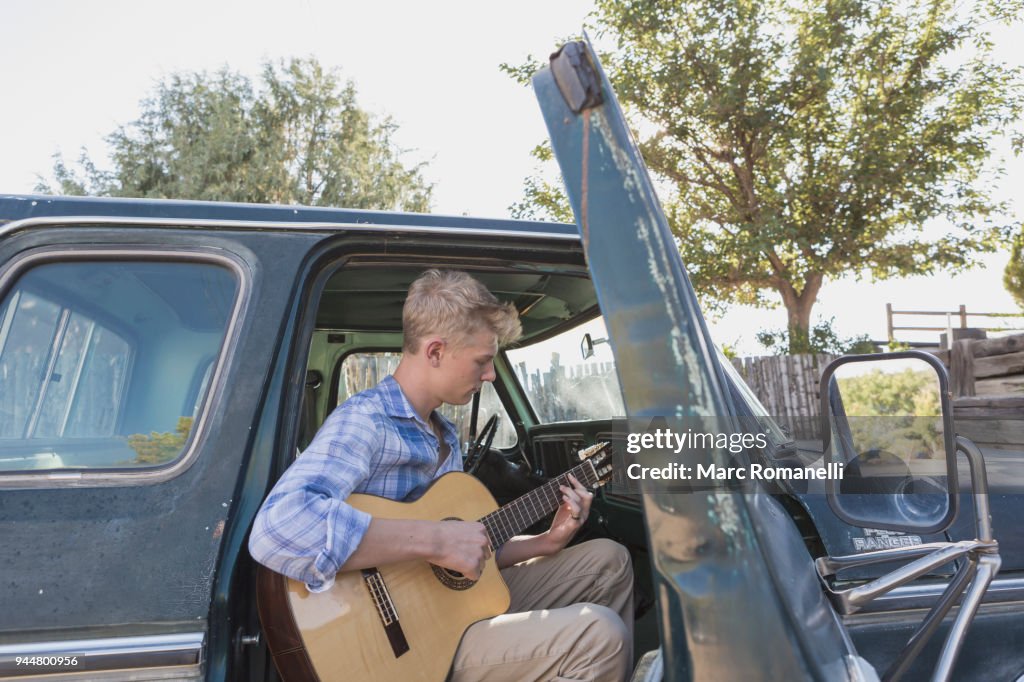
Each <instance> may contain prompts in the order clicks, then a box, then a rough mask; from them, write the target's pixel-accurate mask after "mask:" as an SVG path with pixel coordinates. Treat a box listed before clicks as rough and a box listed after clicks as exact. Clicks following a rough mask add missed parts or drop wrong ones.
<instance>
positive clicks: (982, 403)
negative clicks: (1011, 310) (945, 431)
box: [949, 334, 1024, 450]
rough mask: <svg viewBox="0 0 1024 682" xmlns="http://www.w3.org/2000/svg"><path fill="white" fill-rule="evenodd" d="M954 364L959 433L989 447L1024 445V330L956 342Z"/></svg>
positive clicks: (952, 379)
mask: <svg viewBox="0 0 1024 682" xmlns="http://www.w3.org/2000/svg"><path fill="white" fill-rule="evenodd" d="M949 368H950V384H951V390H952V391H953V396H954V398H953V415H954V417H955V418H956V427H957V432H958V433H960V434H962V435H964V436H967V437H968V438H970V439H971V440H973V441H974V442H975V443H977V444H978V445H979V446H982V447H986V448H996V449H1002V450H1020V449H1022V448H1024V334H1015V335H1014V336H1004V337H1002V338H997V339H970V340H963V341H957V342H956V343H954V344H953V348H952V349H951V351H950V353H949Z"/></svg>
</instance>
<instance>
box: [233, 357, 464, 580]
mask: <svg viewBox="0 0 1024 682" xmlns="http://www.w3.org/2000/svg"><path fill="white" fill-rule="evenodd" d="M434 415H435V416H437V417H438V422H439V423H440V424H442V426H443V430H444V439H445V442H447V443H448V446H449V448H450V449H451V452H450V454H449V455H448V459H446V460H445V462H444V464H442V465H441V466H440V467H438V466H437V460H438V440H437V436H436V435H435V434H434V430H433V429H432V428H431V427H430V426H429V425H428V424H426V423H425V422H424V421H423V420H422V419H420V417H419V415H417V414H416V411H415V410H414V409H413V407H412V405H410V404H409V401H408V400H407V399H406V397H405V394H403V393H402V389H401V387H399V385H398V382H397V381H395V379H394V377H391V376H387V377H385V378H384V380H383V381H381V382H380V383H379V384H377V386H375V387H374V388H371V389H369V390H366V391H363V392H362V393H358V394H356V395H354V396H352V397H351V398H349V399H348V400H346V401H345V402H344V403H343V404H342V405H340V406H339V407H338V408H337V409H336V410H334V412H332V413H331V415H330V416H329V417H328V418H327V421H326V422H324V425H323V426H322V427H321V428H320V430H319V431H318V432H317V434H316V437H314V438H313V442H312V443H310V444H309V447H308V448H306V450H305V452H303V453H302V454H301V455H300V456H299V457H298V459H296V460H295V461H294V462H293V463H292V465H291V466H290V467H288V470H287V471H286V472H285V473H284V475H283V476H282V477H281V480H279V481H278V482H277V485H275V486H274V489H273V490H271V491H270V495H269V496H268V497H267V499H266V500H265V501H264V502H263V506H262V507H261V508H260V511H259V513H258V514H257V515H256V521H255V522H254V524H253V529H252V534H251V535H250V536H249V553H250V554H252V556H253V558H254V559H256V561H258V562H260V563H261V564H263V565H264V566H266V567H268V568H270V569H273V570H275V571H277V572H278V573H283V574H284V575H286V576H288V577H290V578H293V579H295V580H301V581H302V582H304V583H306V585H307V586H308V587H309V589H310V591H312V592H321V591H323V590H326V589H328V588H329V587H330V586H331V585H332V584H333V583H334V574H335V573H336V572H337V571H338V568H339V567H340V566H341V565H342V564H344V563H345V561H347V560H348V558H349V556H350V555H351V554H352V553H353V552H354V551H355V550H356V547H358V546H359V542H360V541H361V540H362V539H363V535H364V534H365V533H366V529H367V528H368V527H369V525H370V515H369V514H367V513H366V512H363V511H359V510H357V509H354V508H353V507H351V506H349V505H348V504H346V503H345V499H346V498H348V496H349V494H351V493H368V494H371V495H381V496H383V497H388V498H390V499H393V500H405V501H410V500H414V499H416V498H417V497H419V496H420V495H422V494H423V493H424V492H425V491H426V489H427V487H428V486H429V485H430V483H431V481H433V480H434V479H435V478H437V477H438V476H440V475H442V474H445V473H448V472H449V471H461V470H462V457H461V454H460V450H459V437H458V434H457V433H456V430H455V426H454V425H453V424H452V423H451V422H450V421H448V420H447V419H445V418H444V417H443V416H441V415H440V414H439V413H437V412H435V413H434Z"/></svg>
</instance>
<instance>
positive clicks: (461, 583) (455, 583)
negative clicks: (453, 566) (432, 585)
mask: <svg viewBox="0 0 1024 682" xmlns="http://www.w3.org/2000/svg"><path fill="white" fill-rule="evenodd" d="M430 568H432V569H433V570H434V575H435V576H437V579H438V580H440V581H441V584H442V585H444V586H445V587H447V588H448V589H451V590H459V591H461V590H468V589H469V588H471V587H473V585H476V581H475V580H470V579H469V578H467V577H466V576H464V575H462V574H461V573H459V572H458V571H452V570H449V569H447V568H441V567H440V566H435V565H434V564H430Z"/></svg>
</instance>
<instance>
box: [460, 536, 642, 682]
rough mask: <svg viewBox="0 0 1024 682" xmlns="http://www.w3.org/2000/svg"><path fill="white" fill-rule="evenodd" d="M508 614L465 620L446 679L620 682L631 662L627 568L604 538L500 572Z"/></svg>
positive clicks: (625, 556)
mask: <svg viewBox="0 0 1024 682" xmlns="http://www.w3.org/2000/svg"><path fill="white" fill-rule="evenodd" d="M501 574H502V577H504V578H505V582H506V583H507V584H508V587H509V591H511V593H512V605H511V607H510V608H509V612H508V613H506V614H504V615H501V616H497V617H496V618H491V619H490V620H484V621H480V622H479V623H476V624H474V625H472V626H471V627H470V628H469V629H468V630H466V634H465V635H464V636H463V638H462V643H461V644H459V650H458V651H457V652H456V654H455V661H454V663H453V664H452V672H451V677H450V679H451V680H452V682H474V681H476V680H487V681H490V680H508V681H510V682H513V681H514V682H530V681H533V680H573V681H580V680H595V681H597V680H601V681H605V680H607V681H609V682H611V681H614V682H621V681H622V680H624V679H626V677H627V675H628V674H629V671H630V668H631V667H632V663H633V652H632V648H633V567H632V565H631V564H630V560H629V552H627V551H626V548H625V547H623V546H622V545H620V544H618V543H616V542H613V541H611V540H591V541H590V542H584V543H581V544H579V545H576V546H574V547H569V548H567V549H563V550H562V551H561V552H559V553H558V554H556V555H554V556H550V557H540V558H537V559H531V560H530V561H524V562H523V563H521V564H516V565H515V566H510V567H509V568H506V569H504V570H503V571H502V572H501Z"/></svg>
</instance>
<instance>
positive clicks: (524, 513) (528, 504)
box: [480, 459, 598, 551]
mask: <svg viewBox="0 0 1024 682" xmlns="http://www.w3.org/2000/svg"><path fill="white" fill-rule="evenodd" d="M569 474H572V475H573V476H574V477H575V478H576V480H577V481H579V482H580V483H582V484H583V485H584V486H587V487H588V488H589V487H591V486H593V485H594V484H595V483H597V482H598V475H597V471H596V470H595V469H594V465H593V463H592V462H591V461H590V460H589V459H588V460H585V461H584V462H582V463H581V464H579V465H578V466H576V467H574V468H572V469H570V470H569V471H567V472H565V473H564V474H562V475H560V476H558V477H556V478H553V479H551V480H550V481H548V482H547V483H545V484H544V485H542V486H540V487H538V488H534V489H533V490H531V491H530V492H528V493H526V494H525V495H523V496H522V497H520V498H517V499H515V500H512V501H511V502H509V503H508V504H506V505H505V506H504V507H502V508H501V509H498V510H497V511H494V512H491V513H490V514H488V515H487V516H485V517H483V518H482V519H480V523H482V524H484V527H486V528H487V534H488V536H489V537H490V540H491V547H492V548H493V549H494V550H495V551H497V549H498V548H499V547H501V546H502V545H504V544H505V543H506V542H508V540H509V539H510V538H512V537H514V536H516V535H518V534H519V533H521V532H522V531H523V530H525V529H527V528H529V527H530V526H532V525H533V524H535V523H536V522H537V521H540V520H541V519H542V518H544V517H545V516H547V515H548V514H550V513H551V512H553V511H555V510H556V509H557V508H558V505H559V504H561V503H562V491H561V490H559V489H558V486H560V485H564V486H568V487H570V488H571V487H572V484H571V483H569Z"/></svg>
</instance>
